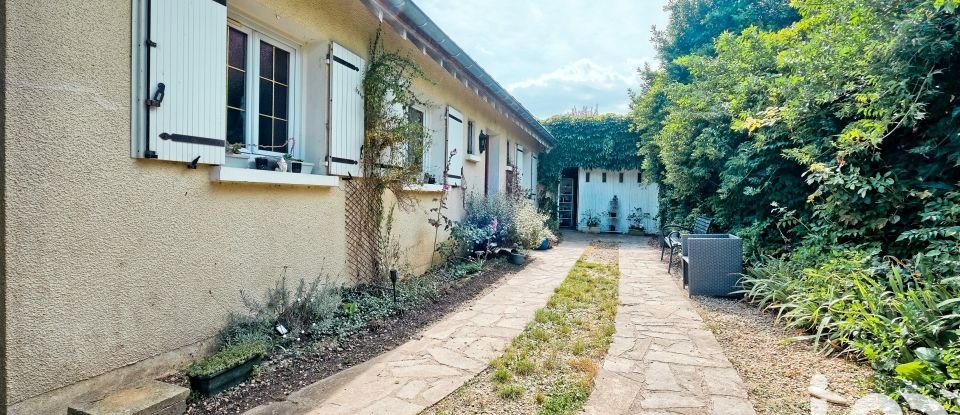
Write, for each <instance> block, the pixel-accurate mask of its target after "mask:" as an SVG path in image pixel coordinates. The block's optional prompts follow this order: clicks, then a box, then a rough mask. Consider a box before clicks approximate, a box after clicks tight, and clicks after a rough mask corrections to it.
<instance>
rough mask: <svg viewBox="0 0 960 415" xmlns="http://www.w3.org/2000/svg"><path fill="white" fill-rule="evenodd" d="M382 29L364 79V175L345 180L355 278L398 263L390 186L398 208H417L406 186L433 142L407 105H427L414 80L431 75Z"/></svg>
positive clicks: (365, 278)
mask: <svg viewBox="0 0 960 415" xmlns="http://www.w3.org/2000/svg"><path fill="white" fill-rule="evenodd" d="M381 33H382V32H381V30H377V33H376V35H375V36H374V38H373V40H372V41H371V42H370V49H369V59H368V62H367V67H366V70H365V71H364V78H363V104H364V137H363V147H362V148H361V155H360V167H361V169H362V171H363V175H362V177H353V178H350V179H349V180H347V184H346V185H345V189H346V205H347V206H346V235H347V244H348V246H347V249H348V251H349V252H350V254H349V255H347V268H348V270H347V272H348V273H349V277H350V278H351V279H354V281H353V282H354V283H369V282H379V281H382V279H383V278H384V276H385V275H387V274H386V272H387V270H389V269H390V268H392V267H395V266H396V262H398V258H396V255H393V253H395V252H396V251H397V250H396V249H394V248H395V247H393V246H392V245H394V244H395V241H394V240H393V237H392V236H391V230H392V226H391V225H392V218H393V208H392V207H391V209H389V212H387V211H386V209H384V196H385V193H386V192H387V191H390V193H392V195H393V197H394V198H395V199H396V206H397V207H400V208H401V209H404V210H408V211H409V210H412V209H413V207H414V205H415V199H414V198H413V196H412V195H411V194H410V193H409V192H407V191H406V188H407V187H408V186H410V185H412V184H415V183H416V182H417V180H418V178H419V176H420V165H421V163H420V155H421V154H423V149H424V146H426V145H428V144H427V138H428V136H427V131H426V129H425V128H424V127H423V125H422V124H421V123H419V122H413V121H411V120H410V119H409V118H408V117H407V108H410V107H412V106H414V105H423V102H421V101H420V99H419V98H417V95H416V94H415V93H414V91H413V84H414V82H415V81H416V80H418V79H425V78H424V73H423V71H422V70H421V69H420V67H419V66H418V65H417V64H416V63H415V62H414V61H413V60H412V59H411V58H410V57H408V56H406V55H403V54H401V53H399V52H394V51H388V50H386V49H385V48H384V46H383V40H382V38H381Z"/></svg>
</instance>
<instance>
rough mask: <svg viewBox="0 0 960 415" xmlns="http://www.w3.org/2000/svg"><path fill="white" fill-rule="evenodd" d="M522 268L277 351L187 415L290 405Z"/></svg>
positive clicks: (488, 274)
mask: <svg viewBox="0 0 960 415" xmlns="http://www.w3.org/2000/svg"><path fill="white" fill-rule="evenodd" d="M529 263H530V261H528V262H527V264H529ZM520 269H522V267H517V266H515V265H510V264H506V263H505V262H503V261H500V260H497V261H490V262H488V265H487V266H486V267H485V268H484V269H483V270H482V271H480V272H479V273H477V274H475V275H473V276H471V277H468V278H463V279H460V280H455V281H451V282H444V283H443V284H444V285H443V288H442V289H441V293H440V295H438V296H437V299H436V300H435V301H432V302H426V303H422V304H419V305H417V306H414V307H411V308H408V309H406V310H404V311H403V312H402V313H401V314H397V315H394V316H391V317H388V318H385V319H382V320H376V321H372V322H370V323H369V324H368V325H367V327H366V328H364V329H362V330H360V331H358V332H355V333H353V334H351V335H347V336H343V337H334V336H331V337H323V338H319V339H315V340H313V341H306V342H304V343H303V344H302V345H297V346H294V347H289V348H286V349H284V348H278V349H276V350H274V352H273V353H272V354H271V355H270V356H268V357H267V358H266V359H265V360H264V361H263V363H262V364H261V365H260V366H259V367H258V368H257V370H255V371H254V375H253V376H252V377H251V378H250V379H249V380H248V381H246V382H244V383H241V384H240V385H238V386H236V387H233V388H231V389H228V390H226V391H224V392H223V393H221V394H219V395H216V396H213V397H210V398H201V397H199V396H197V395H192V396H191V401H190V402H189V405H188V408H187V414H222V413H241V412H243V411H246V410H248V409H252V408H254V407H257V406H259V405H261V404H264V403H268V402H271V401H282V400H286V396H287V395H288V394H290V393H292V392H295V391H297V390H299V389H301V388H303V387H305V386H307V385H310V384H312V383H314V382H317V381H319V380H322V379H324V378H326V377H328V376H331V375H334V374H336V373H337V372H340V371H342V370H345V369H347V368H350V367H351V366H354V365H356V364H359V363H363V362H365V361H367V360H369V359H372V358H374V357H376V356H378V355H380V354H382V353H384V352H386V351H388V350H390V349H393V348H394V347H396V346H398V345H401V344H403V343H405V342H407V341H408V340H410V339H412V338H415V337H416V336H417V334H418V333H419V332H420V331H421V330H422V329H423V328H425V327H427V326H429V325H430V324H432V323H433V322H435V321H437V320H439V319H441V318H442V317H443V316H445V315H446V314H448V313H450V312H452V311H453V310H455V309H456V308H458V306H460V305H461V304H463V303H465V302H467V301H470V300H472V299H473V298H475V297H477V296H479V295H480V294H482V293H484V292H487V291H489V290H490V289H492V288H493V287H494V286H495V285H497V283H498V282H500V281H501V280H502V279H503V278H504V277H505V276H507V275H510V274H513V273H515V272H517V271H518V270H520ZM160 380H162V381H165V382H169V383H173V384H177V385H181V386H184V387H189V381H188V380H187V378H186V377H184V376H183V375H182V374H179V373H178V374H175V375H171V376H168V377H165V378H162V379H160Z"/></svg>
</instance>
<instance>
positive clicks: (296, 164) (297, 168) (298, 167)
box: [283, 153, 304, 173]
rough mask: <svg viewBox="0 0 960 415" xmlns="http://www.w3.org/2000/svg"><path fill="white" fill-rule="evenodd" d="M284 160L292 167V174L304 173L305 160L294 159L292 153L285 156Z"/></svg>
mask: <svg viewBox="0 0 960 415" xmlns="http://www.w3.org/2000/svg"><path fill="white" fill-rule="evenodd" d="M283 158H284V159H285V160H287V165H288V166H289V167H290V172H291V173H300V172H302V171H303V167H304V163H303V160H300V159H297V158H293V154H290V153H287V154H284V155H283Z"/></svg>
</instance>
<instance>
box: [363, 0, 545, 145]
mask: <svg viewBox="0 0 960 415" xmlns="http://www.w3.org/2000/svg"><path fill="white" fill-rule="evenodd" d="M361 1H362V2H363V3H364V4H365V5H366V6H367V8H369V9H370V11H371V12H373V13H374V15H375V16H376V17H377V18H378V19H380V21H381V22H383V21H386V22H387V23H388V24H390V26H391V27H393V29H394V30H396V31H397V32H398V33H400V35H401V36H403V38H404V39H407V40H408V41H410V42H411V43H413V44H414V45H415V46H417V48H418V49H420V50H421V51H422V52H423V53H424V54H425V55H427V56H429V57H430V58H432V59H433V60H434V61H436V62H437V63H439V64H440V66H441V67H443V68H444V69H446V71H447V72H448V73H450V74H451V75H452V76H453V77H454V79H457V80H458V81H461V82H462V83H463V84H464V86H466V87H467V88H469V89H472V90H474V91H475V92H476V93H477V95H480V96H481V97H483V99H484V101H485V102H487V103H489V104H491V105H492V107H493V109H494V110H496V111H498V112H500V113H501V114H504V115H505V116H506V117H507V119H510V120H512V121H514V123H515V124H517V125H518V126H520V127H521V128H522V129H523V130H524V131H526V132H527V133H528V134H530V135H531V136H532V137H534V138H535V139H536V140H537V141H539V142H540V144H542V145H543V146H544V147H546V148H547V150H550V149H551V148H553V147H554V146H556V143H557V140H556V138H555V137H554V136H553V134H551V133H550V131H549V130H547V129H546V128H545V127H544V126H543V124H541V123H540V121H539V120H537V118H536V117H534V116H533V114H532V113H530V111H529V110H527V108H526V107H524V106H523V104H521V103H520V101H518V100H517V99H516V98H514V96H513V95H511V94H510V93H509V92H508V91H507V90H506V88H504V87H503V86H502V85H500V83H498V82H497V81H496V80H495V79H494V78H493V77H492V76H490V74H489V73H487V71H486V70H484V69H483V67H481V66H480V64H479V63H477V62H476V61H475V60H473V58H471V57H470V55H468V54H467V52H465V51H464V50H463V49H461V48H460V46H458V45H457V44H456V42H454V41H453V39H451V38H450V37H449V36H447V34H446V33H444V32H443V30H442V29H440V27H439V26H437V24H436V23H434V22H433V20H432V19H430V17H429V16H427V14H426V13H424V12H423V10H422V9H420V7H419V6H417V5H416V4H414V3H413V1H412V0H361ZM491 100H493V101H495V102H490V101H491ZM497 102H499V104H500V105H497Z"/></svg>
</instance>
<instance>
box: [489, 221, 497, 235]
mask: <svg viewBox="0 0 960 415" xmlns="http://www.w3.org/2000/svg"><path fill="white" fill-rule="evenodd" d="M490 229H491V230H493V231H494V232H496V231H497V218H493V220H492V221H490Z"/></svg>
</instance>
